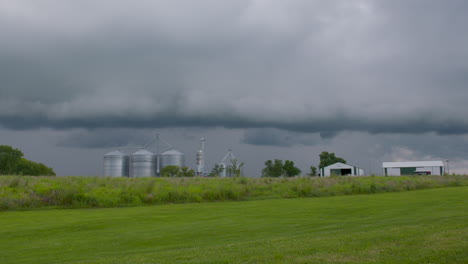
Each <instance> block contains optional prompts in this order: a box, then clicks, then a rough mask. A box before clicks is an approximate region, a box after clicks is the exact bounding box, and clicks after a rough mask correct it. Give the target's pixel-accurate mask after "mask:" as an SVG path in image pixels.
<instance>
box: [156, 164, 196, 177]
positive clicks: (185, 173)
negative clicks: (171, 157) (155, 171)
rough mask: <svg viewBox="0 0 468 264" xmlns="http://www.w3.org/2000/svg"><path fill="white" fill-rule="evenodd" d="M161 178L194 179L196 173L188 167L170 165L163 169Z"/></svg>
mask: <svg viewBox="0 0 468 264" xmlns="http://www.w3.org/2000/svg"><path fill="white" fill-rule="evenodd" d="M160 175H161V177H194V176H195V171H194V170H192V169H190V168H188V167H179V166H175V165H169V166H166V167H164V168H162V169H161V171H160Z"/></svg>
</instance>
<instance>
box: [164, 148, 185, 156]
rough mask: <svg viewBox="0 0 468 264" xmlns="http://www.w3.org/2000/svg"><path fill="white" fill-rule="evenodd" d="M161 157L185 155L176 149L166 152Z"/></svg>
mask: <svg viewBox="0 0 468 264" xmlns="http://www.w3.org/2000/svg"><path fill="white" fill-rule="evenodd" d="M161 155H184V154H183V153H182V152H180V151H178V150H176V149H170V150H168V151H164V152H163V153H162V154H161Z"/></svg>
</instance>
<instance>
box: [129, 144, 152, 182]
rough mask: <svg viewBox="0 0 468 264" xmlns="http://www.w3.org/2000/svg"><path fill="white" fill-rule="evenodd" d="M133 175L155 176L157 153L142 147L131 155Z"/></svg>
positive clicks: (136, 176) (137, 176)
mask: <svg viewBox="0 0 468 264" xmlns="http://www.w3.org/2000/svg"><path fill="white" fill-rule="evenodd" d="M130 163H131V174H130V176H131V177H134V178H140V177H153V176H156V155H154V154H153V153H152V152H150V151H148V150H145V149H140V150H138V151H137V152H135V153H133V154H132V157H131V162H130Z"/></svg>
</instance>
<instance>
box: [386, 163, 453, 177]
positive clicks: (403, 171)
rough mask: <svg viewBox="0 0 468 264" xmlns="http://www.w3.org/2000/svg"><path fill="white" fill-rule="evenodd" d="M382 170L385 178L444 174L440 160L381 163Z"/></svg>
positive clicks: (443, 167)
mask: <svg viewBox="0 0 468 264" xmlns="http://www.w3.org/2000/svg"><path fill="white" fill-rule="evenodd" d="M382 169H383V175H385V176H401V175H444V174H445V166H444V162H442V161H440V160H436V161H401V162H383V163H382Z"/></svg>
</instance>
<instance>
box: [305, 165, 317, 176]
mask: <svg viewBox="0 0 468 264" xmlns="http://www.w3.org/2000/svg"><path fill="white" fill-rule="evenodd" d="M307 175H308V176H317V168H316V167H314V166H310V172H309V174H307Z"/></svg>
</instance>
